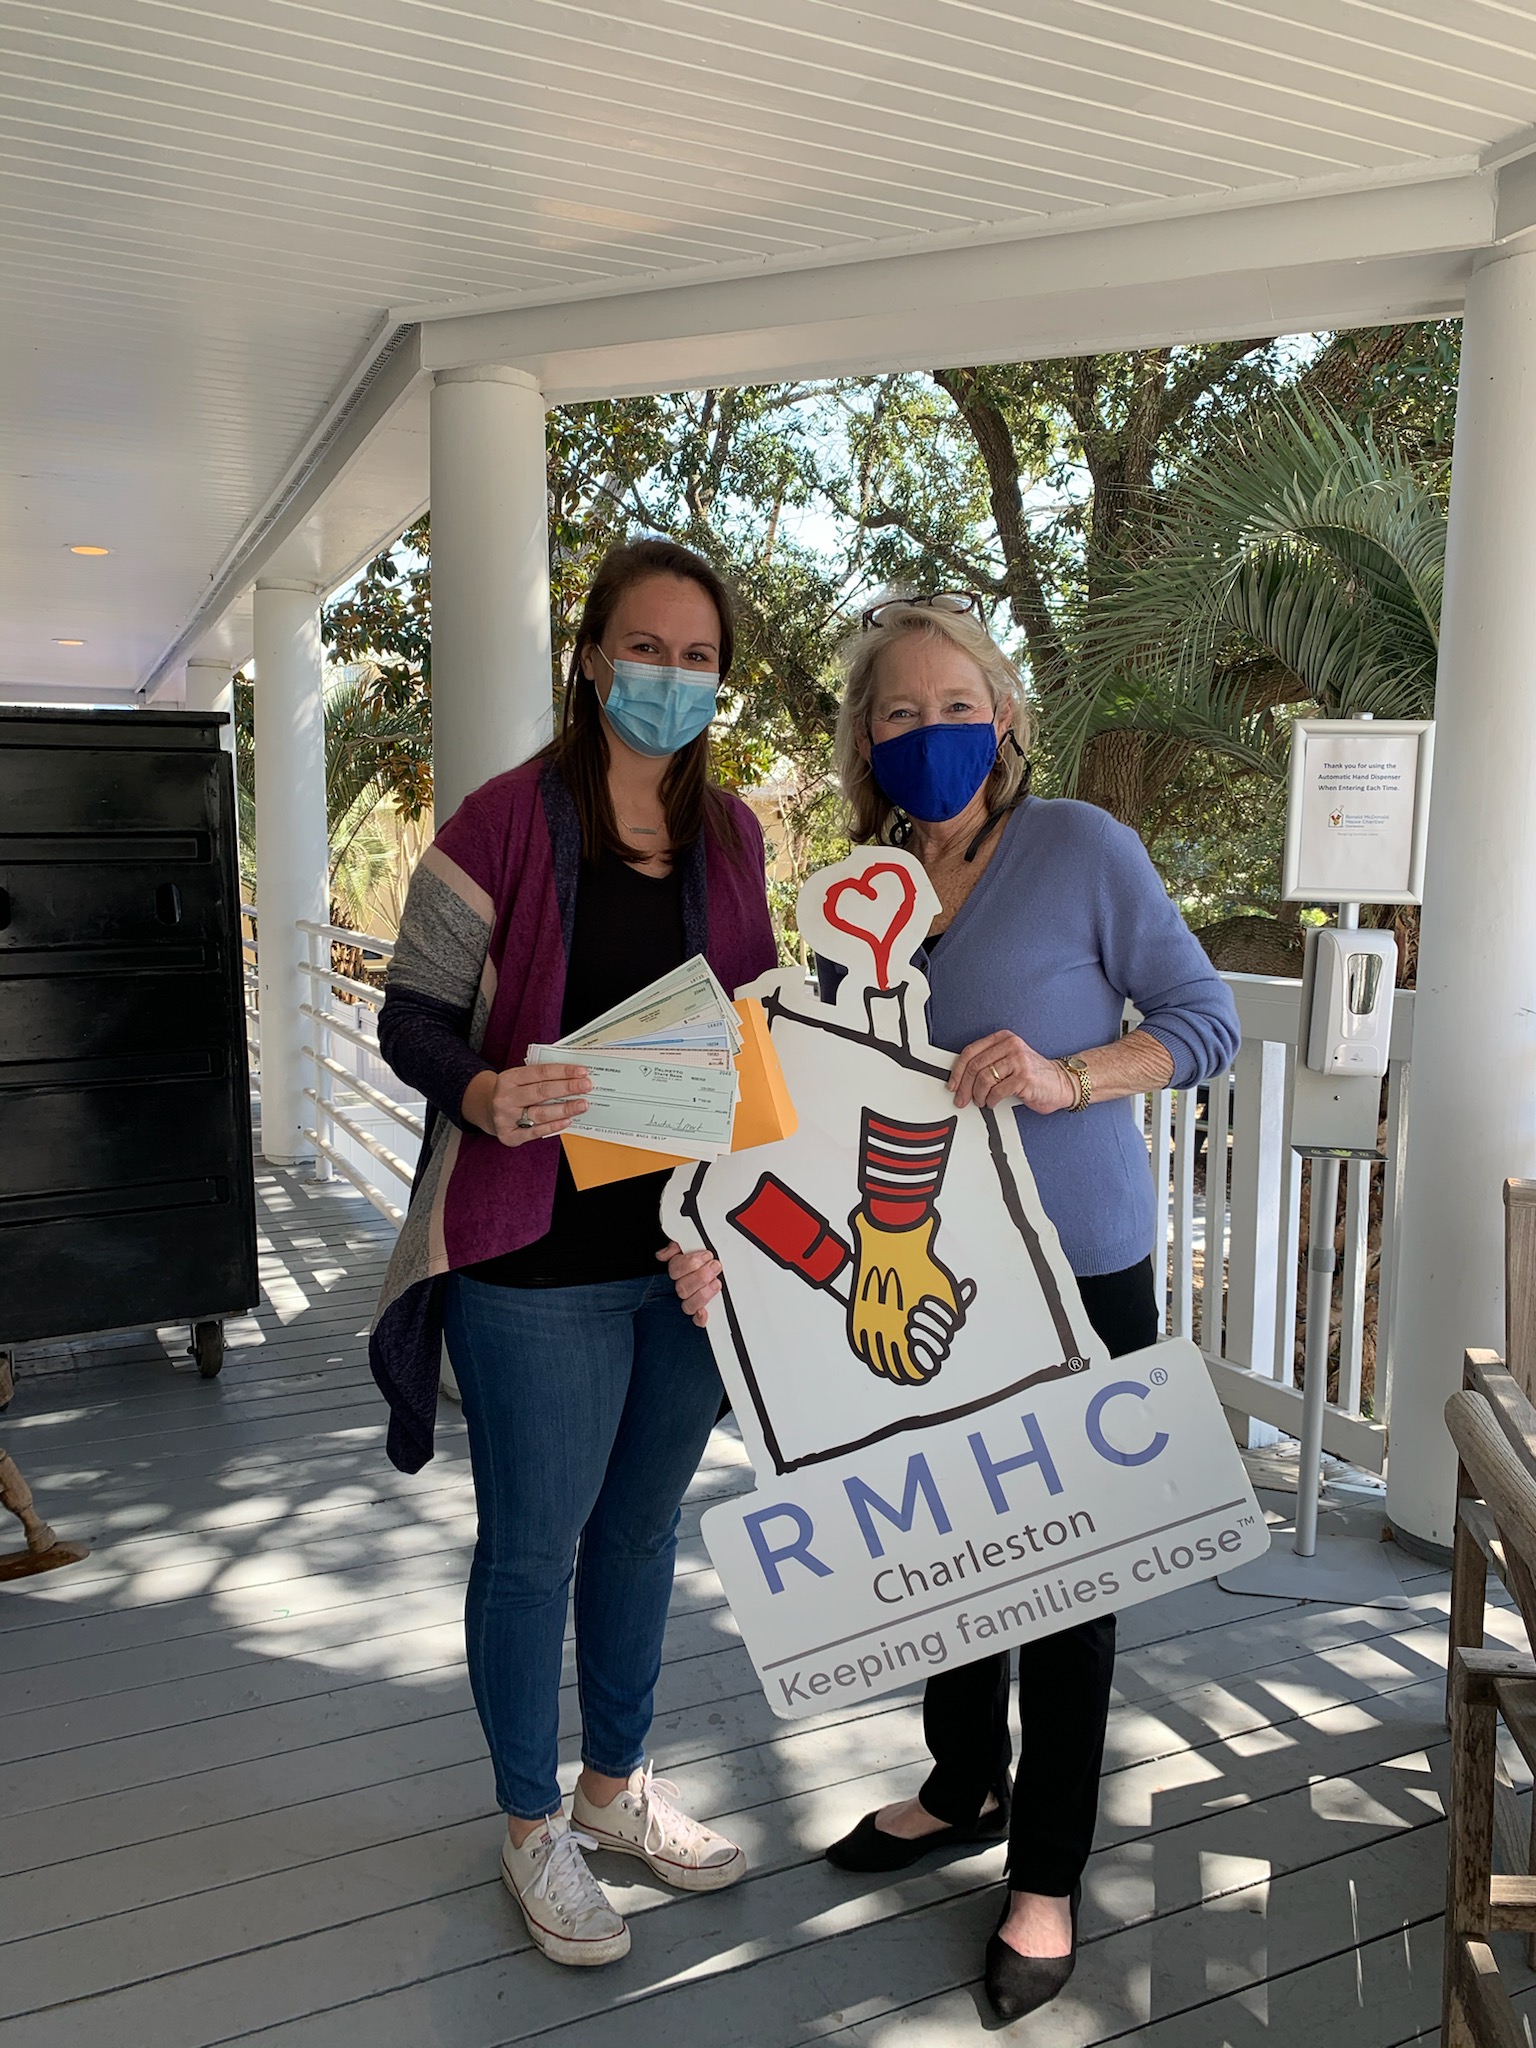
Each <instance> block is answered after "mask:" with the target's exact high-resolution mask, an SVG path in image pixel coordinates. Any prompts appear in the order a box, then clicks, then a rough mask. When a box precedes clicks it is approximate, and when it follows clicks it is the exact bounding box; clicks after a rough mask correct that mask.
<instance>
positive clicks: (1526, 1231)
mask: <svg viewBox="0 0 1536 2048" xmlns="http://www.w3.org/2000/svg"><path fill="white" fill-rule="evenodd" d="M1462 1384H1463V1386H1464V1387H1465V1388H1466V1389H1467V1390H1468V1391H1469V1392H1471V1393H1475V1394H1480V1395H1481V1396H1482V1397H1483V1398H1484V1399H1485V1400H1486V1401H1487V1402H1488V1404H1489V1406H1490V1407H1491V1409H1492V1410H1493V1412H1494V1414H1495V1415H1496V1416H1498V1417H1499V1419H1500V1420H1501V1422H1502V1424H1503V1427H1504V1433H1505V1436H1506V1437H1507V1438H1508V1440H1509V1442H1510V1443H1511V1445H1512V1447H1513V1449H1514V1451H1515V1454H1516V1456H1517V1457H1518V1458H1520V1459H1521V1461H1522V1462H1523V1463H1524V1465H1525V1467H1526V1470H1527V1471H1528V1472H1530V1473H1531V1474H1532V1475H1533V1477H1536V1438H1532V1437H1531V1436H1529V1435H1528V1434H1527V1433H1526V1431H1525V1429H1524V1428H1523V1426H1522V1424H1521V1422H1520V1421H1519V1420H1518V1417H1519V1416H1520V1414H1521V1406H1522V1404H1527V1403H1532V1402H1533V1401H1536V1181H1530V1180H1507V1181H1506V1182H1505V1183H1504V1355H1503V1357H1502V1358H1501V1357H1500V1356H1499V1354H1498V1353H1497V1352H1496V1351H1468V1352H1466V1353H1464V1354H1463V1359H1462ZM1490 1565H1491V1566H1492V1567H1493V1569H1494V1571H1495V1572H1497V1573H1498V1575H1499V1577H1500V1579H1501V1580H1502V1581H1503V1582H1504V1584H1505V1586H1506V1587H1507V1588H1508V1590H1509V1592H1510V1594H1511V1595H1512V1596H1515V1589H1514V1587H1513V1586H1512V1585H1510V1582H1509V1573H1508V1567H1507V1560H1506V1558H1505V1554H1504V1547H1503V1544H1502V1542H1501V1541H1500V1538H1499V1535H1498V1531H1497V1529H1496V1528H1495V1526H1494V1520H1493V1516H1492V1513H1491V1511H1490V1509H1489V1507H1488V1504H1487V1502H1486V1501H1484V1500H1483V1499H1482V1498H1481V1497H1480V1495H1479V1492H1478V1489H1477V1485H1476V1482H1475V1480H1474V1479H1473V1478H1472V1476H1471V1474H1470V1473H1469V1472H1468V1470H1467V1466H1466V1462H1465V1460H1462V1461H1460V1462H1459V1463H1458V1465H1457V1468H1456V1534H1455V1547H1454V1552H1453V1560H1452V1565H1451V1617H1450V1646H1449V1651H1448V1653H1447V1660H1446V1713H1447V1717H1449V1714H1450V1694H1451V1686H1452V1682H1453V1677H1454V1672H1455V1664H1456V1652H1457V1651H1458V1650H1462V1649H1469V1650H1476V1649H1481V1647H1482V1643H1483V1616H1484V1611H1485V1609H1486V1606H1487V1597H1488V1568H1489V1566H1490ZM1515 1597H1516V1605H1517V1606H1518V1605H1519V1604H1520V1603H1519V1600H1518V1596H1515ZM1522 1611H1523V1610H1522ZM1527 1627H1528V1628H1529V1624H1527ZM1533 1647H1536V1645H1533ZM1494 1838H1495V1840H1496V1841H1497V1843H1498V1846H1499V1855H1500V1858H1501V1860H1502V1861H1503V1862H1504V1863H1505V1864H1506V1865H1507V1866H1508V1868H1509V1869H1510V1870H1512V1871H1520V1872H1529V1871H1536V1813H1533V1815H1532V1818H1531V1821H1530V1822H1529V1823H1527V1821H1526V1820H1525V1817H1524V1815H1523V1814H1522V1813H1521V1810H1520V1806H1519V1803H1518V1801H1517V1800H1516V1798H1515V1792H1514V1787H1513V1785H1512V1784H1511V1783H1510V1781H1509V1778H1508V1776H1507V1774H1506V1773H1505V1772H1504V1769H1503V1766H1502V1765H1500V1766H1498V1771H1497V1779H1496V1783H1495V1788H1494ZM1528 1952H1529V1959H1530V1962H1531V1964H1532V1966H1533V1967H1536V1934H1533V1935H1532V1937H1531V1941H1530V1944H1529V1951H1528Z"/></svg>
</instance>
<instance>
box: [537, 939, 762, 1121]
mask: <svg viewBox="0 0 1536 2048" xmlns="http://www.w3.org/2000/svg"><path fill="white" fill-rule="evenodd" d="M740 1050H741V1022H740V1019H739V1018H738V1017H737V1015H736V1012H735V1010H734V1009H733V1008H732V1007H731V999H730V997H729V996H728V995H727V994H726V992H725V990H724V989H723V988H722V987H721V986H720V984H719V982H718V981H717V980H716V979H715V977H714V975H713V973H712V972H711V971H710V966H709V962H708V961H707V960H706V959H705V958H704V956H703V954H702V953H699V954H696V955H695V956H694V958H693V959H692V960H685V961H684V962H683V964H682V966H681V967H678V968H675V969H674V970H673V972H672V973H671V974H664V975H663V976H662V977H661V979H660V981H653V982H652V983H651V985H650V987H649V988H643V989H641V991H640V993H639V994H638V995H634V996H631V997H630V999H629V1001H628V1002H626V1003H620V1004H618V1005H617V1007H616V1008H614V1009H612V1010H608V1011H606V1012H605V1013H604V1014H603V1015H602V1016H601V1017H594V1018H593V1020H592V1022H591V1023H590V1024H585V1025H583V1026H582V1028H581V1030H580V1031H572V1032H570V1033H569V1034H568V1035H567V1036H566V1037H564V1038H562V1039H561V1040H560V1041H559V1043H558V1044H557V1045H530V1046H529V1048H528V1064H529V1065H530V1066H546V1067H547V1066H552V1065H554V1066H567V1065H568V1066H582V1067H585V1068H586V1070H587V1072H588V1073H589V1074H590V1075H591V1077H592V1092H591V1094H590V1095H588V1096H587V1098H586V1103H587V1110H586V1114H585V1116H583V1117H581V1118H580V1119H579V1121H578V1122H577V1123H576V1125H575V1126H574V1128H575V1129H576V1130H578V1131H580V1132H581V1134H582V1136H583V1137H587V1138H609V1139H612V1140H614V1141H615V1142H616V1143H618V1144H621V1145H641V1146H649V1147H650V1148H651V1149H652V1150H653V1151H656V1152H672V1153H680V1154H682V1156H683V1157H684V1158H688V1159H717V1158H719V1156H720V1154H721V1153H722V1152H729V1151H730V1149H731V1130H732V1126H733V1125H734V1123H735V1119H736V1100H737V1095H738V1093H739V1084H738V1082H737V1079H736V1055H737V1053H738V1052H740Z"/></svg>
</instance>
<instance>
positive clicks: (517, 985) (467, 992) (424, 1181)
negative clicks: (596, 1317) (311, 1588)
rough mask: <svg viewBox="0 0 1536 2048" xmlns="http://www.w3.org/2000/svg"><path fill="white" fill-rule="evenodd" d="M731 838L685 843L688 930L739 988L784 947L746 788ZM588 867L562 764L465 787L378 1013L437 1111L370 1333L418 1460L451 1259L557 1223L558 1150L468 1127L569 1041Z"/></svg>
mask: <svg viewBox="0 0 1536 2048" xmlns="http://www.w3.org/2000/svg"><path fill="white" fill-rule="evenodd" d="M730 801H731V807H732V815H733V817H734V820H735V823H736V828H737V832H738V834H739V835H740V840H741V844H740V847H739V849H737V850H736V851H734V852H733V851H731V850H730V849H728V848H726V847H724V846H723V845H721V844H720V843H719V842H718V841H717V840H716V839H715V838H714V837H712V836H710V837H707V838H705V839H703V840H701V841H699V842H698V843H697V844H696V845H695V846H693V847H692V848H690V849H689V851H688V853H687V854H685V855H684V856H683V865H682V897H683V929H684V938H685V943H686V945H687V949H688V951H689V953H690V954H692V953H703V954H704V955H705V956H706V957H707V959H708V961H709V964H710V966H711V967H713V969H714V970H715V973H716V974H717V975H718V976H719V977H720V980H721V981H722V982H723V983H724V985H725V986H726V987H727V988H728V989H730V990H732V991H735V990H736V989H738V988H741V987H743V986H744V985H745V984H746V983H748V982H751V981H755V980H756V979H757V977H758V976H759V975H761V974H765V973H766V972H767V971H768V970H769V968H771V967H772V966H773V965H774V963H775V960H776V959H777V949H776V947H775V944H774V937H773V927H772V924H771V922H770V919H769V916H768V899H767V890H766V885H765V882H764V850H763V835H762V832H761V830H760V828H759V826H758V823H757V820H756V818H754V817H753V815H752V813H751V812H750V811H749V810H748V809H747V807H746V805H745V804H743V803H741V802H739V801H738V800H737V799H736V798H732V799H731V800H730ZM580 871H581V829H580V823H579V820H578V818H577V815H576V808H575V805H574V804H573V803H572V801H571V798H570V794H569V792H568V791H567V789H566V786H565V783H564V781H563V780H562V778H561V776H560V775H559V773H558V771H557V770H556V769H555V768H554V767H553V766H552V765H551V764H550V763H548V762H545V761H542V760H535V761H530V762H527V763H525V764H524V765H523V766H522V767H521V768H514V769H513V770H512V771H511V772H510V773H509V774H506V775H498V776H497V777H496V778H495V780H494V781H492V782H487V783H485V784H483V785H482V787H481V788H479V789H477V790H476V791H474V793H473V794H472V795H471V796H468V797H466V798H465V800H464V802H463V804H462V805H461V806H460V807H459V809H458V810H457V811H456V812H455V813H454V815H453V816H452V817H451V818H450V819H449V820H448V822H447V823H446V824H445V825H444V826H443V827H442V829H441V831H440V832H439V833H438V834H437V837H436V838H435V839H434V840H433V842H432V844H431V846H429V847H428V849H427V851H426V852H425V853H424V854H423V855H422V858H421V861H420V864H419V865H418V867H417V869H416V873H415V874H414V876H413V877H412V879H411V887H410V893H409V895H408V896H407V899H406V905H405V912H404V915H403V916H402V918H401V921H400V937H399V942H398V944H397V946H396V950H395V956H394V959H393V961H392V962H391V964H390V970H389V979H388V983H387V987H386V991H385V999H384V1005H383V1008H382V1010H381V1011H380V1015H379V1045H380V1049H381V1051H382V1052H383V1054H384V1057H385V1059H386V1060H387V1061H388V1062H389V1064H390V1066H391V1067H392V1068H393V1069H394V1070H395V1072H397V1073H398V1074H400V1075H401V1077H402V1079H404V1080H406V1081H408V1082H410V1083H411V1084H412V1085H413V1086H415V1087H419V1088H420V1089H421V1090H422V1092H423V1094H424V1095H425V1096H426V1098H427V1100H428V1103H429V1104H430V1105H431V1108H432V1109H433V1110H434V1111H435V1112H436V1114H435V1115H433V1116H432V1117H430V1118H429V1122H428V1127H427V1137H426V1142H425V1143H424V1145H423V1147H422V1154H421V1162H420V1164H419V1166H418V1168H417V1174H416V1185H415V1187H414V1188H413V1189H412V1192H411V1202H410V1208H409V1210H408V1212H407V1215H406V1219H405V1222H404V1224H403V1225H402V1226H401V1230H400V1237H399V1240H398V1242H397V1244H396V1246H395V1251H394V1256H393V1257H392V1258H391V1260H390V1263H389V1270H388V1272H387V1274H386V1275H385V1279H384V1287H383V1291H382V1293H381V1295H380V1297H379V1304H378V1310H377V1313H376V1315H375V1318H374V1324H373V1330H372V1334H371V1336H370V1339H369V1363H370V1365H371V1366H372V1369H373V1376H374V1378H375V1379H376V1380H377V1382H378V1384H379V1386H380V1388H381V1389H382V1391H383V1393H384V1396H385V1398H386V1400H387V1401H388V1402H389V1405H390V1425H389V1441H388V1450H389V1457H390V1460H391V1462H392V1463H394V1464H395V1465H397V1466H399V1468H400V1469H401V1471H403V1472H415V1471H418V1470H419V1469H420V1467H421V1466H422V1465H424V1464H425V1463H426V1462H427V1460H428V1459H429V1458H430V1457H431V1455H432V1433H433V1424H434V1419H435V1416H436V1411H437V1383H438V1374H439V1366H440V1357H441V1347H442V1320H443V1300H442V1294H443V1289H442V1283H443V1280H444V1278H445V1277H446V1276H447V1274H449V1273H450V1272H452V1271H454V1270H455V1269H456V1268H458V1267H461V1266H472V1265H475V1264H477V1263H478V1262H479V1261H480V1260H482V1259H493V1258H497V1257H499V1256H500V1255H501V1254H502V1253H503V1252H510V1251H516V1250H518V1249H519V1248H520V1247H521V1246H523V1245H525V1244H532V1243H533V1242H534V1241H535V1240H536V1239H537V1238H540V1237H542V1236H543V1235H544V1234H545V1232H546V1231H547V1230H548V1229H549V1224H550V1215H551V1211H552V1208H553V1204H554V1194H555V1172H556V1167H557V1165H558V1163H559V1154H558V1150H557V1147H556V1146H555V1145H554V1144H552V1143H549V1142H547V1141H546V1142H543V1143H538V1144H529V1145H519V1146H516V1147H508V1146H505V1145H502V1144H501V1143H500V1142H499V1141H498V1140H497V1139H495V1138H493V1137H490V1136H489V1135H488V1134H487V1133H486V1132H484V1131H480V1130H476V1129H474V1128H473V1127H471V1126H466V1125H464V1124H463V1123H462V1122H461V1120H460V1117H459V1104H460V1102H461V1101H462V1099H463V1095H464V1089H465V1088H466V1087H467V1085H468V1083H469V1081H470V1080H471V1079H472V1078H473V1076H474V1075H475V1074H477V1073H481V1072H484V1071H486V1070H491V1071H494V1072H498V1073H499V1072H501V1071H502V1070H504V1069H505V1068H507V1067H515V1066H518V1065H520V1064H521V1063H522V1061H523V1059H524V1057H525V1055H526V1053H527V1049H528V1047H529V1046H530V1045H531V1044H535V1043H538V1044H549V1043H552V1042H553V1041H554V1040H555V1039H557V1038H558V1037H559V1036H560V1013H561V1008H562V1005H563V1003H564V999H565V976H566V963H567V960H568V958H569V954H570V943H571V931H572V926H573V923H574V919H575V914H576V887H577V882H578V879H579V876H580Z"/></svg>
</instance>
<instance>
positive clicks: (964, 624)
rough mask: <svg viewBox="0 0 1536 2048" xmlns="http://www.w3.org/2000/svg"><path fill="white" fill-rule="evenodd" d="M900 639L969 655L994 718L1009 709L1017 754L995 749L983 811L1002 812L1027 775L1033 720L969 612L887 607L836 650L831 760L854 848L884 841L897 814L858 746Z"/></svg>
mask: <svg viewBox="0 0 1536 2048" xmlns="http://www.w3.org/2000/svg"><path fill="white" fill-rule="evenodd" d="M898 633H926V634H927V636H928V637H929V639H931V640H947V641H948V642H949V644H950V645H951V646H952V647H958V648H959V650H960V652H961V653H962V654H968V655H969V656H970V658H971V660H972V661H973V662H975V664H976V666H977V668H978V669H979V670H980V671H981V678H982V681H983V682H984V683H985V684H986V686H987V691H988V694H989V695H990V696H991V699H992V715H993V717H994V718H996V716H997V713H998V710H999V708H1000V707H1001V706H1002V705H1004V704H1010V705H1012V707H1013V721H1012V724H1011V726H1010V727H1009V730H1010V731H1011V732H1012V734H1013V736H1014V739H1015V740H1016V741H1017V743H1018V749H1017V751H1016V750H1015V748H1014V747H1011V746H1001V747H999V748H998V750H997V760H996V761H995V763H994V764H993V767H992V772H991V773H990V775H988V777H987V782H986V796H987V809H988V811H989V812H992V811H998V810H1003V809H1005V808H1006V807H1007V806H1008V805H1009V804H1010V803H1012V802H1013V801H1014V800H1015V799H1016V798H1017V796H1018V795H1019V793H1020V791H1021V790H1022V789H1023V787H1024V784H1025V779H1026V777H1027V776H1028V773H1029V763H1028V761H1027V759H1026V758H1025V756H1026V755H1027V754H1028V752H1029V749H1030V745H1031V743H1032V741H1033V738H1034V720H1033V718H1032V717H1031V716H1030V712H1029V707H1028V706H1027V705H1026V703H1025V701H1024V685H1023V682H1022V680H1021V679H1020V676H1019V672H1018V670H1017V669H1016V668H1015V667H1014V665H1013V663H1012V662H1011V661H1010V660H1009V659H1008V657H1007V655H1006V654H1004V652H1003V650H1002V649H1001V647H999V646H998V644H997V642H996V641H995V640H994V639H993V638H992V636H991V634H990V633H989V632H988V631H987V629H986V627H985V626H983V625H982V624H981V622H980V620H979V619H977V618H975V617H974V616H973V615H972V614H971V613H970V612H956V611H948V610H944V609H942V608H941V607H939V606H938V605H926V604H903V603H902V602H901V601H900V600H899V599H898V600H896V601H895V608H894V609H892V608H890V607H889V606H888V607H887V609H886V610H885V611H884V612H883V613H882V614H881V619H880V623H879V625H878V626H871V627H869V628H868V630H867V631H863V632H859V633H854V634H850V636H849V637H848V638H847V639H846V640H845V641H844V642H843V644H842V646H841V647H840V648H839V649H838V661H839V663H840V664H841V667H842V670H843V701H842V703H841V704H840V705H839V706H838V712H837V733H836V737H835V740H834V743H833V744H834V757H835V760H836V764H837V779H838V781H839V782H840V783H841V785H842V791H843V800H844V802H845V803H846V805H847V807H848V834H849V837H850V838H851V839H852V840H853V842H854V844H855V845H860V844H865V845H867V844H869V843H870V842H871V841H874V842H880V841H886V842H889V840H890V839H891V837H892V834H893V831H894V829H895V826H896V822H897V818H898V816H899V815H900V814H899V813H898V811H897V808H896V806H895V805H894V804H893V803H892V802H891V801H890V799H889V798H888V797H887V796H886V794H885V792H884V791H883V790H882V789H881V787H880V785H879V784H878V783H877V782H876V780H875V778H874V775H873V773H872V772H871V770H870V765H869V763H868V761H867V760H866V759H865V758H864V756H863V754H861V753H860V751H859V741H860V740H861V739H867V738H868V736H869V720H870V711H871V707H872V705H873V703H874V696H875V684H876V680H877V677H878V673H879V667H880V657H881V655H882V654H884V653H885V652H886V651H887V649H889V648H890V647H891V646H893V645H894V643H895V639H896V635H897V634H898Z"/></svg>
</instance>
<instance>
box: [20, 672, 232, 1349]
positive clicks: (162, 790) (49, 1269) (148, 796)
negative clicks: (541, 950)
mask: <svg viewBox="0 0 1536 2048" xmlns="http://www.w3.org/2000/svg"><path fill="white" fill-rule="evenodd" d="M223 722H224V721H223V719H222V718H221V717H220V716H219V715H217V714H213V713H201V712H181V711H56V710H23V709H11V708H4V707H0V1347H3V1346H8V1345H13V1344H18V1343H25V1342H28V1341H35V1340H37V1339H40V1338H47V1337H62V1336H70V1335H75V1334H79V1333H83V1332H87V1331H93V1330H106V1329H120V1328H125V1327H129V1326H132V1325H137V1324H145V1323H148V1324H155V1323H165V1322H190V1323H192V1324H194V1325H195V1326H197V1327H196V1330H195V1334H194V1347H195V1349H196V1352H197V1356H198V1362H199V1365H200V1366H201V1367H202V1369H203V1370H204V1372H205V1373H207V1372H211V1371H217V1369H218V1362H219V1358H220V1357H221V1356H222V1344H221V1341H220V1338H219V1332H218V1319H219V1318H221V1317H223V1316H226V1315H235V1314H242V1313H244V1312H245V1311H246V1310H248V1309H250V1308H252V1307H254V1305H255V1303H256V1301H257V1299H258V1283H257V1277H256V1215H255V1185H254V1178H253V1170H252V1158H251V1126H250V1092H249V1082H248V1078H247V1073H246V1057H245V1014H244V1002H243V998H242V970H241V951H240V897H239V879H238V869H237V864H236V857H235V792H234V778H233V774H232V769H231V763H230V759H229V756H228V755H227V754H226V753H225V752H224V750H223V748H222V747H221V746H220V744H219V727H220V726H221V725H222V724H223Z"/></svg>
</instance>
